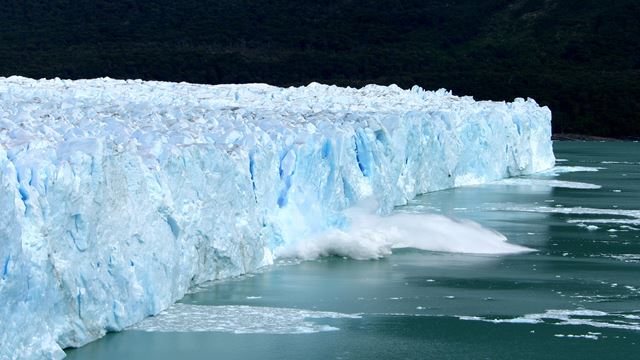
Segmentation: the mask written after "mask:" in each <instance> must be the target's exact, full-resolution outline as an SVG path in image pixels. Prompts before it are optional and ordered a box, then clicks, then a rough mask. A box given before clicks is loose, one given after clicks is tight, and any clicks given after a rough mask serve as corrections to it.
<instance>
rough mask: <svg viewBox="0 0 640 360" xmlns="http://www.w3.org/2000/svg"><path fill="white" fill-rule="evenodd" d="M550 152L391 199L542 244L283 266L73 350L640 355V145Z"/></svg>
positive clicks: (213, 354)
mask: <svg viewBox="0 0 640 360" xmlns="http://www.w3.org/2000/svg"><path fill="white" fill-rule="evenodd" d="M554 148H555V152H556V156H557V158H558V159H561V160H560V161H559V162H558V164H557V165H558V166H563V167H567V168H564V169H562V168H560V169H558V171H556V173H547V174H540V175H536V176H532V177H529V178H528V179H519V180H515V181H512V182H510V183H497V184H489V185H482V186H475V187H465V188H458V189H452V190H447V191H441V192H436V193H431V194H427V195H424V196H421V197H419V198H417V199H415V200H414V201H413V202H411V203H410V204H409V205H408V206H406V207H403V208H400V209H398V211H399V212H412V213H415V212H429V213H433V212H435V213H441V214H445V215H448V216H452V217H455V218H463V219H472V220H475V221H477V222H479V223H481V224H482V225H484V226H486V227H489V228H492V229H494V230H496V231H499V232H501V233H502V234H504V235H506V236H507V238H508V239H509V242H512V243H515V244H519V245H523V246H526V247H529V248H532V249H535V250H536V251H535V252H529V253H522V254H515V255H500V256H498V255H465V254H452V253H437V252H427V251H418V250H411V249H403V250H395V251H394V254H393V255H392V256H389V257H387V258H385V259H382V260H377V261H354V260H349V259H343V258H336V257H333V258H323V259H321V260H316V261H307V262H302V263H281V264H278V265H276V266H273V267H271V268H269V269H265V270H264V271H263V272H261V273H258V274H254V275H250V276H245V277H242V278H238V279H231V280H226V281H219V282H213V283H210V284H207V285H206V286H203V287H202V288H200V289H197V290H196V291H195V292H194V293H193V294H190V295H188V296H186V297H185V298H184V299H182V300H181V301H180V305H178V306H177V307H176V308H175V309H174V310H173V312H170V313H169V314H168V315H166V316H164V317H162V316H160V317H158V318H157V320H158V322H156V323H150V322H148V321H146V322H143V323H146V324H147V327H146V329H147V330H154V331H140V330H127V331H123V332H120V333H114V334H108V335H107V336H106V337H104V338H103V339H100V340H98V341H96V342H93V343H91V344H88V345H87V346H84V347H82V348H80V349H72V350H68V351H67V355H68V358H69V359H135V358H141V359H142V358H144V359H147V358H149V359H182V360H188V359H300V358H305V359H371V358H381V359H387V358H389V359H391V358H393V359H406V358H407V359H425V358H438V359H440V358H465V359H467V358H491V359H504V358H519V359H522V358H594V359H595V358H600V359H601V358H616V359H617V358H624V357H628V358H636V357H637V353H638V351H640V144H638V143H630V142H620V143H597V142H556V143H554ZM576 167H583V168H582V169H580V168H576ZM576 170H582V171H576ZM594 170H597V171H594ZM569 171H571V172H569ZM549 185H554V186H555V187H552V186H549ZM598 187H599V188H598ZM634 211H635V212H634ZM152 321H153V320H152ZM194 330H206V331H194ZM178 331H179V332H178Z"/></svg>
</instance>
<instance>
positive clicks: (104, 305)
mask: <svg viewBox="0 0 640 360" xmlns="http://www.w3.org/2000/svg"><path fill="white" fill-rule="evenodd" d="M550 125H551V112H550V110H549V109H548V108H546V107H540V106H539V105H538V104H537V103H536V102H535V101H534V100H531V99H528V100H524V99H516V100H515V101H513V102H510V103H506V102H489V101H475V100H474V99H473V98H472V97H458V96H454V95H452V94H451V93H450V92H448V91H445V90H442V89H441V90H438V91H435V92H433V91H425V90H423V89H421V88H419V87H414V88H412V89H410V90H403V89H401V88H399V87H397V86H393V85H392V86H376V85H368V86H365V87H363V88H361V89H353V88H341V87H336V86H327V85H321V84H316V83H312V84H310V85H308V86H303V87H290V88H279V87H274V86H269V85H265V84H244V85H216V86H210V85H195V84H187V83H167V82H152V81H141V80H126V81H124V80H113V79H108V78H102V79H92V80H74V81H71V80H60V79H51V80H45V79H43V80H33V79H28V78H23V77H9V78H0V214H1V216H0V271H1V275H0V276H1V277H0V359H15V358H24V359H40V358H54V359H58V358H62V357H64V352H63V350H62V349H63V348H65V347H77V346H81V345H83V344H86V343H87V342H89V341H92V340H94V339H97V338H99V337H101V336H103V335H104V334H105V333H106V332H107V331H118V330H121V329H123V328H125V327H127V326H131V325H132V324H134V323H136V322H138V321H140V320H142V319H143V318H145V317H147V316H150V315H154V314H157V313H159V312H160V311H162V310H164V309H166V308H167V307H168V306H169V305H171V304H172V303H173V302H175V301H176V300H178V299H180V298H181V297H182V296H183V295H184V294H185V292H186V291H187V290H188V289H189V288H190V287H191V286H193V285H195V284H198V283H202V282H205V281H208V280H213V279H220V278H225V277H230V276H236V275H241V274H245V273H248V272H251V271H254V270H256V269H258V268H260V267H263V266H265V265H269V264H272V263H273V261H274V254H275V253H276V252H277V249H279V248H281V247H282V246H283V245H286V244H295V243H296V242H297V241H299V240H300V239H307V238H310V237H313V236H314V235H316V234H319V233H321V232H323V231H326V230H327V229H343V228H345V227H347V226H348V219H347V218H346V217H345V209H348V208H350V207H352V206H354V205H355V204H357V203H358V202H360V201H362V200H363V199H374V200H375V203H376V204H377V205H376V211H377V213H378V214H381V215H388V214H390V212H391V211H392V210H393V209H394V207H395V206H398V205H402V204H406V203H407V201H408V200H410V199H412V198H413V197H415V196H416V195H417V194H421V193H426V192H430V191H436V190H440V189H446V188H451V187H455V186H463V185H469V184H478V183H484V182H489V181H493V180H497V179H502V178H506V177H512V176H518V175H524V174H530V173H534V172H538V171H542V170H546V169H549V168H551V167H552V166H553V165H554V162H555V159H554V155H553V151H552V143H551V126H550Z"/></svg>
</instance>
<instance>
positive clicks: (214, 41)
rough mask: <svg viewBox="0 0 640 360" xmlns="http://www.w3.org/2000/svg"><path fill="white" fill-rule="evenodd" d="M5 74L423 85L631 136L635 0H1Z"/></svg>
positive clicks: (579, 127)
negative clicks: (542, 110) (543, 109)
mask: <svg viewBox="0 0 640 360" xmlns="http://www.w3.org/2000/svg"><path fill="white" fill-rule="evenodd" d="M9 75H23V76H29V77H35V78H41V77H61V78H72V79H76V78H92V77H101V76H109V77H113V78H142V79H149V80H151V79H153V80H167V81H188V82H196V83H210V84H215V83H243V82H266V83H270V84H274V85H285V86H286V85H302V84H307V83H309V82H311V81H317V82H321V83H329V84H338V85H351V86H361V85H364V84H367V83H378V84H391V83H396V84H398V85H400V86H401V87H405V88H406V87H410V86H412V85H414V84H418V85H420V86H422V87H424V88H427V89H437V88H441V87H445V88H448V89H452V90H453V91H454V93H456V94H461V95H474V96H475V97H476V98H477V99H491V100H512V99H513V98H514V97H533V98H535V99H536V100H537V101H538V102H539V103H541V104H544V105H548V106H549V107H550V108H551V109H552V111H553V113H554V124H553V125H554V131H555V132H558V133H582V134H592V135H600V136H615V137H640V1H637V0H611V1H597V0H513V1H505V0H457V1H453V0H452V1H446V0H358V1H352V0H338V1H324V0H297V1H285V0H266V1H249V0H200V1H195V0H181V1H174V0H145V1H137V0H66V1H65V0H4V1H2V2H0V76H9Z"/></svg>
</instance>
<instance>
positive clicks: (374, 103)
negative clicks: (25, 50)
mask: <svg viewBox="0 0 640 360" xmlns="http://www.w3.org/2000/svg"><path fill="white" fill-rule="evenodd" d="M496 107H503V108H504V109H505V110H507V109H508V110H510V111H514V110H516V111H517V110H518V108H522V111H526V110H527V109H530V108H532V107H538V105H537V104H536V103H535V101H533V100H527V101H524V100H522V99H516V101H515V102H513V103H504V102H489V101H474V100H473V98H472V97H458V96H454V95H452V94H451V93H450V92H448V91H446V90H444V89H441V90H438V91H424V90H423V89H421V88H419V87H414V88H412V89H411V90H403V89H401V88H399V87H397V86H395V85H391V86H378V85H368V86H365V87H363V88H361V89H354V88H342V87H337V86H328V85H321V84H316V83H312V84H310V85H308V86H303V87H290V88H279V87H275V86H270V85H266V84H243V85H195V84H187V83H169V82H155V81H141V80H114V79H109V78H101V79H92V80H74V81H71V80H60V79H52V80H33V79H28V78H23V77H9V78H0V144H2V146H3V147H5V149H8V150H10V152H11V149H13V150H14V151H20V150H21V149H22V150H26V149H29V150H31V151H32V150H35V149H38V148H49V149H51V148H52V147H55V148H56V155H57V156H56V157H57V158H58V159H60V158H66V156H65V153H68V151H69V147H71V148H73V149H78V148H80V149H82V150H83V151H85V152H88V153H90V152H91V147H92V146H94V145H93V143H94V142H93V141H91V140H93V139H98V138H99V139H103V140H106V142H107V143H112V144H115V145H128V146H131V144H133V146H135V147H136V148H137V150H138V151H139V152H140V153H142V154H143V155H146V156H145V157H146V158H157V157H158V156H159V155H160V154H161V152H162V149H163V148H165V147H166V145H169V147H171V146H184V145H197V144H208V145H215V146H218V147H221V148H224V149H227V150H228V151H229V150H233V149H235V148H237V147H251V146H252V145H253V144H255V143H256V142H261V138H263V137H264V136H267V137H269V138H271V139H274V138H281V139H282V140H284V142H291V143H293V142H297V141H304V138H305V136H309V135H313V134H314V133H317V132H321V133H323V134H326V135H330V134H333V133H335V132H336V131H340V129H345V130H349V129H352V128H354V127H356V128H357V127H366V126H369V124H367V123H366V118H367V117H368V116H362V115H366V114H368V113H372V116H374V115H373V113H374V112H375V117H376V118H383V119H384V118H385V115H394V116H392V117H389V120H388V121H384V125H385V127H386V128H387V129H388V130H391V129H393V128H394V127H395V124H394V122H397V119H398V115H399V114H403V113H408V112H414V111H417V112H457V113H480V112H482V111H484V110H486V109H489V108H494V109H495V108H496ZM354 114H357V115H358V116H353V115H354ZM458 118H459V119H461V121H462V119H464V116H460V117H458ZM27 146H28V148H27ZM34 148H35V149H34Z"/></svg>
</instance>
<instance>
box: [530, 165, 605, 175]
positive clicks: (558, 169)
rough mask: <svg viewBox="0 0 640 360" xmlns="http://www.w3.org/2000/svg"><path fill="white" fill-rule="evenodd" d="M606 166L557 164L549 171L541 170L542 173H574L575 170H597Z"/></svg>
mask: <svg viewBox="0 0 640 360" xmlns="http://www.w3.org/2000/svg"><path fill="white" fill-rule="evenodd" d="M604 169H606V168H603V167H593V166H556V167H554V168H552V169H549V170H547V171H544V172H541V173H540V174H544V175H559V174H564V173H573V172H597V171H600V170H604Z"/></svg>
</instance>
